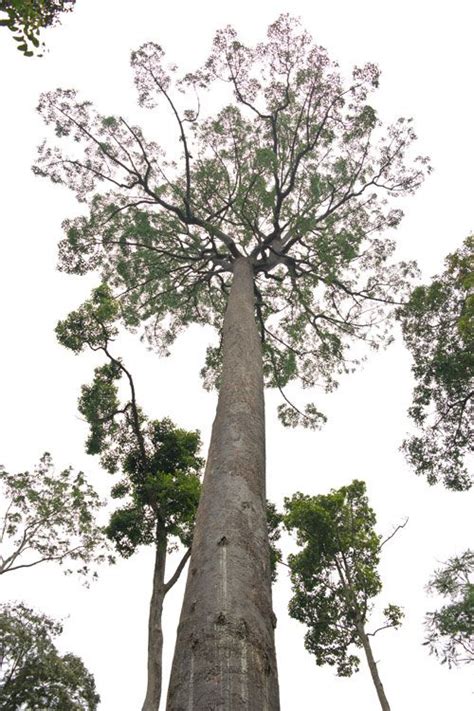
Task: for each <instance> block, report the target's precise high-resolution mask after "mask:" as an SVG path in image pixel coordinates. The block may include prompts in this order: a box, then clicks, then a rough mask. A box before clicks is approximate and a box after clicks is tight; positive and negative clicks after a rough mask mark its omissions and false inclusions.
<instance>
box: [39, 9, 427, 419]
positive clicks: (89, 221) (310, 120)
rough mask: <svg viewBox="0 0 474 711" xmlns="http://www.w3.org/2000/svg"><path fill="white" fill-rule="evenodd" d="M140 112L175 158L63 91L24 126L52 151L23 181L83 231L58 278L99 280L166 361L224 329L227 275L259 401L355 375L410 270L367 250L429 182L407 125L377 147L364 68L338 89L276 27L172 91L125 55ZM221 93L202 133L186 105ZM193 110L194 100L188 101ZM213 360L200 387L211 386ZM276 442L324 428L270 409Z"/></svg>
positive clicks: (158, 67)
mask: <svg viewBox="0 0 474 711" xmlns="http://www.w3.org/2000/svg"><path fill="white" fill-rule="evenodd" d="M132 67H133V70H134V73H135V81H136V85H137V89H138V95H139V101H140V103H141V104H142V105H143V106H145V107H148V108H155V107H156V108H157V109H158V110H161V109H162V108H163V107H164V108H165V109H167V110H169V111H170V113H171V116H172V117H173V119H174V120H175V121H176V128H177V131H178V135H179V143H178V146H177V148H176V150H175V153H174V154H171V155H169V156H167V155H166V154H165V150H164V147H163V146H161V145H159V144H158V143H157V142H156V141H153V140H149V139H148V138H146V137H145V135H144V134H143V132H142V130H141V129H140V128H138V127H137V126H134V125H131V124H130V123H129V122H127V121H126V119H125V118H123V117H121V116H103V115H101V114H99V113H98V112H97V111H96V110H95V109H94V108H93V107H92V105H91V104H90V103H89V102H87V101H81V100H79V98H78V96H77V95H76V92H75V91H72V90H57V91H55V92H51V93H48V94H44V95H43V96H42V98H41V101H40V104H39V111H40V113H41V115H42V116H43V118H44V120H45V122H46V123H47V124H49V125H51V126H52V127H53V128H54V131H55V133H56V136H57V137H58V139H59V140H60V141H61V143H63V144H64V148H59V147H58V146H57V145H56V144H55V143H54V142H50V143H45V144H43V146H42V147H41V149H40V154H39V158H38V161H37V164H36V166H35V171H36V172H37V173H38V174H40V175H44V176H48V177H49V178H50V179H51V180H53V181H54V182H59V183H63V184H65V185H67V186H68V187H69V188H71V189H72V190H73V191H74V192H75V193H76V195H77V198H78V199H79V200H80V201H83V202H85V203H86V204H87V208H88V209H87V213H86V214H85V215H82V216H80V217H76V218H74V219H70V220H66V222H65V223H64V228H65V231H66V237H65V239H64V240H63V242H62V243H61V246H60V266H61V268H62V269H64V270H65V271H68V272H71V273H79V274H82V273H85V272H87V271H90V270H96V271H99V272H100V273H101V276H102V279H103V281H104V282H105V283H107V284H108V285H109V286H110V288H111V289H112V290H113V293H114V295H115V296H116V298H117V299H119V301H120V309H121V317H122V319H123V321H124V322H125V323H126V324H128V325H129V326H136V325H138V324H139V323H141V322H144V323H145V326H146V330H147V334H148V337H149V338H150V340H151V342H152V343H153V344H154V345H155V346H156V347H157V348H158V349H159V350H161V351H164V352H166V351H167V349H168V347H169V345H170V343H171V342H172V341H173V339H174V338H175V337H176V335H177V333H179V331H180V329H182V328H183V327H184V326H186V325H187V324H189V323H190V322H197V323H201V324H211V325H213V326H215V327H216V328H217V329H218V330H220V328H221V324H222V318H223V312H224V309H225V305H226V301H227V295H228V292H229V288H230V280H231V272H232V269H233V263H234V261H235V260H236V259H238V258H240V257H245V258H247V259H248V260H249V261H250V262H251V264H252V266H253V271H254V283H255V295H256V314H257V318H258V322H259V325H260V329H261V335H262V340H263V342H264V349H263V350H264V371H265V378H266V383H267V385H269V386H271V387H277V388H279V389H280V390H282V389H283V388H284V387H285V386H286V385H287V384H288V383H289V382H291V381H293V380H295V379H299V380H300V381H301V382H302V383H303V385H304V386H306V387H311V386H313V385H314V384H316V383H317V384H320V385H322V386H323V387H325V388H326V389H331V388H333V387H335V385H336V383H337V378H338V375H339V374H340V373H342V372H346V371H348V370H350V369H352V367H353V366H354V365H355V364H356V361H357V358H356V356H355V355H350V354H349V352H348V347H349V343H350V342H351V341H353V340H354V339H356V340H361V341H365V342H368V343H369V344H370V345H372V346H374V347H376V346H377V345H379V344H380V343H382V342H384V339H385V337H386V328H385V327H386V324H385V323H384V316H385V315H386V306H387V304H392V303H393V302H394V301H397V300H400V298H401V297H402V294H403V293H404V289H405V287H406V280H407V278H408V277H409V276H410V275H411V274H412V273H413V265H412V264H397V265H394V264H391V263H390V257H391V255H392V253H393V250H394V244H393V243H392V242H391V241H390V240H387V239H385V238H384V239H380V238H379V237H378V235H379V233H381V232H384V231H386V230H387V229H389V228H392V227H395V226H396V225H397V224H398V223H399V221H400V219H401V217H402V212H401V210H399V209H394V208H393V207H392V206H391V204H390V203H389V198H390V199H391V198H396V197H398V196H402V195H407V194H409V193H412V192H413V191H414V190H415V189H416V188H417V187H418V186H419V185H420V183H421V182H422V180H423V177H424V175H425V173H426V172H427V171H428V170H429V166H428V165H427V161H426V159H425V158H422V157H418V158H415V159H414V160H410V159H407V153H409V152H410V150H411V145H412V143H413V141H414V139H415V134H414V131H413V128H412V125H411V122H410V120H405V119H399V120H397V121H396V122H395V123H394V124H393V125H391V126H389V127H387V128H386V129H383V127H382V126H381V123H380V120H379V119H378V117H377V115H376V111H375V110H374V109H373V107H372V106H371V105H370V103H369V95H370V93H371V92H372V91H373V90H374V88H375V87H376V86H377V85H378V78H379V73H378V70H377V68H376V67H375V66H374V65H372V64H369V65H367V66H365V67H362V68H356V69H355V70H354V72H353V76H352V80H351V81H349V82H344V81H343V79H342V77H341V74H340V72H339V70H338V67H337V65H336V64H335V63H333V62H331V61H330V60H329V58H328V56H327V54H326V52H325V50H324V49H322V48H321V47H318V46H317V45H315V44H314V43H313V41H312V39H311V37H310V36H309V35H308V34H307V33H306V32H304V31H303V30H302V29H301V27H300V26H299V23H298V22H297V21H296V20H294V19H292V18H290V17H289V16H287V15H282V16H281V17H279V18H278V19H277V21H276V22H275V23H273V24H272V25H271V26H270V27H269V30H268V34H267V40H266V42H262V43H260V44H258V45H257V46H256V47H253V48H252V47H247V46H245V45H244V44H243V43H242V42H241V41H240V40H239V39H238V37H237V35H236V33H235V31H234V30H233V29H232V28H230V27H227V28H225V29H224V30H222V31H220V32H218V33H217V35H216V37H215V40H214V45H213V48H212V51H211V54H210V57H209V59H208V61H207V62H206V63H205V65H204V66H203V67H202V68H200V69H198V70H197V71H196V72H194V73H189V74H187V75H185V76H179V75H178V73H177V70H176V68H175V67H169V66H167V65H166V63H165V60H164V52H163V50H162V48H161V47H159V46H158V45H156V44H152V43H148V44H146V45H144V46H143V47H141V48H140V49H139V50H138V51H136V52H134V53H133V54H132ZM222 83H224V84H226V85H227V96H228V97H229V103H228V104H227V105H225V106H223V108H222V109H221V110H220V111H218V113H217V114H216V115H214V116H209V115H206V113H205V111H204V109H202V108H201V107H202V106H205V105H212V101H208V100H207V99H206V101H201V100H200V98H199V97H200V96H201V95H203V94H204V93H205V92H206V91H211V90H212V89H213V87H214V86H218V85H219V84H222ZM196 97H197V99H196ZM219 364H220V350H219V348H217V349H210V350H209V353H208V358H207V363H206V368H205V381H206V383H207V384H208V385H210V384H212V383H215V382H216V379H218V373H219ZM280 415H281V417H282V420H283V421H284V422H285V423H286V424H298V423H301V424H304V425H318V424H320V423H321V422H322V421H323V419H324V418H323V416H322V415H321V413H320V412H319V411H318V409H317V408H316V407H315V406H314V405H312V404H311V405H309V406H308V407H307V408H306V410H304V411H300V410H298V409H293V410H292V411H291V409H289V405H288V404H284V405H282V407H281V408H280Z"/></svg>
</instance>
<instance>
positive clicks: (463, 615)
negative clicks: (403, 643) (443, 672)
mask: <svg viewBox="0 0 474 711" xmlns="http://www.w3.org/2000/svg"><path fill="white" fill-rule="evenodd" d="M473 572H474V552H473V551H471V550H467V551H465V552H464V553H462V554H461V555H458V556H453V558H450V559H449V560H448V561H447V563H445V564H444V566H443V567H442V568H440V569H439V570H437V571H436V572H435V574H434V575H433V577H432V579H431V580H430V582H429V583H428V586H427V589H428V591H429V592H431V593H434V594H438V595H442V596H443V597H445V598H447V599H448V600H450V602H449V603H448V604H446V605H443V606H442V607H441V608H440V609H439V610H436V611H435V612H429V613H428V614H427V616H426V621H425V628H426V633H427V634H426V641H425V644H426V645H428V647H429V650H430V654H434V655H435V656H436V657H437V658H438V659H440V661H441V663H442V664H445V663H446V662H447V664H448V666H449V667H450V668H451V667H452V666H453V665H458V664H468V663H471V662H474V581H473V580H472V573H473Z"/></svg>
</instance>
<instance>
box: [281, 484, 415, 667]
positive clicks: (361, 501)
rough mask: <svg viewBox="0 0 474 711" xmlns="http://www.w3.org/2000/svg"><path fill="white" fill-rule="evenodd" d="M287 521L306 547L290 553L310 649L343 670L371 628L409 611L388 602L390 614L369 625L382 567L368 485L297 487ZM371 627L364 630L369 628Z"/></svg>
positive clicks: (295, 611) (295, 613)
mask: <svg viewBox="0 0 474 711" xmlns="http://www.w3.org/2000/svg"><path fill="white" fill-rule="evenodd" d="M285 510H286V515H285V518H284V521H285V525H286V527H287V528H288V529H289V530H294V531H296V535H297V542H298V544H299V545H300V546H301V547H302V550H301V551H300V552H299V553H296V554H294V555H291V556H289V558H288V564H289V566H290V571H291V580H292V586H293V597H292V598H291V601H290V606H289V611H290V615H291V617H294V618H295V619H297V620H299V621H300V622H303V623H304V624H306V625H307V627H308V631H307V633H306V636H305V646H306V649H307V650H308V651H309V652H311V653H312V654H314V655H315V658H316V664H318V665H322V664H329V665H331V666H336V669H337V673H338V675H339V676H350V675H351V674H352V673H353V672H354V671H357V670H358V667H359V662H360V660H359V657H358V656H357V655H356V654H354V653H353V651H352V650H354V648H355V649H356V650H357V648H360V647H362V645H363V641H364V640H363V634H365V635H370V634H375V632H377V631H379V630H381V629H384V628H387V627H398V626H399V625H400V623H401V619H402V617H403V613H402V611H401V610H400V608H399V607H398V606H397V605H393V604H389V605H387V606H386V608H385V610H384V614H385V622H383V623H382V624H381V625H380V627H379V628H378V629H377V630H375V631H374V632H372V633H370V632H365V626H366V624H367V623H368V621H369V615H370V611H371V601H372V599H373V598H374V597H375V596H376V595H378V594H379V593H380V591H381V589H382V581H381V579H380V575H379V573H378V570H377V567H378V564H379V559H380V548H381V546H382V544H383V543H382V541H381V537H380V536H379V535H378V534H377V533H376V532H375V530H374V525H375V521H376V519H375V513H374V511H373V509H372V508H371V507H370V506H369V504H368V499H367V496H366V486H365V484H364V482H363V481H357V480H354V481H353V482H352V484H349V486H343V487H341V488H340V489H333V490H332V491H331V492H330V493H329V494H325V495H319V496H307V495H304V494H301V493H297V494H294V495H293V496H292V497H291V499H286V500H285ZM361 633H363V634H361Z"/></svg>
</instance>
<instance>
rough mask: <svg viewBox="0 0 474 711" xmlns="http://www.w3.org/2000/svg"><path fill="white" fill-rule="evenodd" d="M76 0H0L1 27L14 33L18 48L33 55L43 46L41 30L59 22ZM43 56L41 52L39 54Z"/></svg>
mask: <svg viewBox="0 0 474 711" xmlns="http://www.w3.org/2000/svg"><path fill="white" fill-rule="evenodd" d="M75 2H76V0H0V13H4V14H5V15H6V17H2V18H1V19H0V27H6V28H7V29H9V30H10V32H12V33H13V39H14V40H15V42H17V43H18V44H17V49H19V50H20V52H22V53H23V54H24V55H25V57H32V56H33V55H34V54H35V51H37V50H38V49H39V48H40V47H41V44H42V43H41V42H40V39H39V35H40V31H41V30H42V29H43V28H44V27H51V26H52V25H54V24H56V23H57V22H59V16H60V14H61V13H62V12H69V11H70V10H72V9H73V6H74V4H75ZM37 56H41V54H39V55H37Z"/></svg>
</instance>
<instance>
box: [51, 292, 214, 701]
mask: <svg viewBox="0 0 474 711" xmlns="http://www.w3.org/2000/svg"><path fill="white" fill-rule="evenodd" d="M117 313H118V302H117V301H115V300H114V299H113V298H112V296H111V293H110V290H109V289H108V288H107V287H106V286H101V287H99V288H98V289H96V290H94V292H93V295H92V298H91V299H90V300H89V301H87V302H86V303H85V304H84V305H83V306H82V307H80V308H79V309H78V310H77V311H74V312H72V313H71V314H70V315H69V316H68V318H67V319H66V320H65V321H62V322H60V323H59V324H58V327H57V334H58V337H59V341H60V342H61V343H62V344H63V345H65V346H67V347H69V348H71V349H72V350H73V351H74V352H76V353H78V352H80V351H81V350H82V349H83V348H84V347H89V348H91V349H92V350H100V351H102V352H103V353H104V354H105V355H106V356H107V359H108V362H107V363H106V364H105V365H103V366H100V367H98V368H96V370H95V376H94V380H93V382H92V383H91V384H90V385H85V386H83V387H82V394H81V397H80V399H79V411H80V412H81V414H82V415H83V416H84V417H85V419H86V420H87V422H88V423H89V425H90V433H89V437H88V439H87V444H86V448H87V452H88V453H89V454H98V455H100V460H101V463H102V465H103V467H104V468H105V469H106V470H107V471H108V472H110V473H115V472H116V471H118V470H119V471H121V473H122V476H123V478H122V480H121V481H120V482H119V483H117V484H116V485H115V486H114V487H113V488H112V498H114V499H125V503H124V505H123V506H122V507H121V508H119V509H117V510H116V511H114V513H113V514H112V516H111V518H110V521H109V524H108V526H107V527H106V529H105V532H106V534H107V536H108V537H109V538H110V539H111V540H112V541H113V543H114V545H115V547H116V549H117V551H118V552H119V553H120V555H122V556H123V557H125V558H128V557H130V556H131V555H133V553H135V551H136V550H137V548H139V547H140V546H142V545H153V546H154V548H155V567H154V573H153V590H152V597H151V602H150V613H149V625H148V681H147V692H146V698H145V702H144V704H143V711H156V710H157V709H158V706H159V704H160V698H161V686H162V651H163V632H162V612H163V603H164V598H165V596H166V595H167V593H168V592H169V591H170V590H171V588H172V587H173V585H174V584H175V583H176V581H177V580H178V578H179V576H180V574H181V572H182V570H183V568H184V566H185V564H186V562H187V560H188V558H189V556H190V553H191V540H192V529H193V525H194V517H195V513H196V509H197V505H198V501H199V495H200V481H199V475H200V471H201V469H202V466H203V460H202V459H201V458H200V457H198V456H197V452H198V450H199V447H200V444H201V442H200V438H199V433H198V432H188V431H186V430H183V429H179V428H176V427H175V426H174V425H173V423H172V422H171V420H169V419H163V420H161V421H158V420H148V419H147V418H146V417H145V415H144V414H143V412H142V411H141V409H140V408H139V406H138V404H137V400H136V391H135V385H134V381H133V378H132V375H131V374H130V372H129V370H128V369H127V368H126V367H125V365H124V363H123V361H122V360H121V359H119V358H116V357H114V356H113V355H112V353H111V351H110V341H111V340H113V338H114V337H115V336H116V335H117V327H116V324H115V319H116V317H117ZM122 377H125V379H126V380H127V381H128V385H129V390H130V399H128V400H127V401H126V402H125V403H122V402H120V398H119V392H118V385H119V382H120V380H121V378H122ZM176 541H178V542H180V543H181V544H183V545H184V547H185V553H184V555H183V557H182V558H181V561H180V563H179V564H178V566H177V568H176V570H175V571H174V573H173V575H171V577H170V578H169V579H168V581H166V582H165V567H166V557H167V552H168V551H170V550H172V549H174V548H176Z"/></svg>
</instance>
